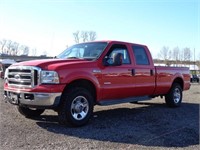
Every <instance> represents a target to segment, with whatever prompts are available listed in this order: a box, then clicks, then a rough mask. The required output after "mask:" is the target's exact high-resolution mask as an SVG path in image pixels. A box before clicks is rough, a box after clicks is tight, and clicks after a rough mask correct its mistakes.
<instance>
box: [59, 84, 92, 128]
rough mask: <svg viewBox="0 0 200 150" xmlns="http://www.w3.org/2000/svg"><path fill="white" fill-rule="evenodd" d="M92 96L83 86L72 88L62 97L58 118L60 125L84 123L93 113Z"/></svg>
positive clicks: (77, 125)
mask: <svg viewBox="0 0 200 150" xmlns="http://www.w3.org/2000/svg"><path fill="white" fill-rule="evenodd" d="M93 102H94V99H93V96H92V95H91V93H90V92H89V91H88V90H87V89H84V88H80V87H75V88H72V89H70V90H68V91H66V93H64V95H63V97H62V103H61V105H60V108H59V111H58V120H59V123H60V124H62V125H68V124H69V125H71V126H74V127H79V126H83V125H85V124H86V123H87V122H88V121H89V119H90V117H91V115H92V113H93V107H94V106H93V105H94V104H93Z"/></svg>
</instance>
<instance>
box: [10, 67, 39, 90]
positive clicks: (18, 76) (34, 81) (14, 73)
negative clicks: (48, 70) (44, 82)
mask: <svg viewBox="0 0 200 150" xmlns="http://www.w3.org/2000/svg"><path fill="white" fill-rule="evenodd" d="M40 70H41V69H40V68H38V67H32V66H12V67H9V68H8V70H7V82H8V86H13V87H20V88H33V87H34V86H36V85H38V84H39V76H40Z"/></svg>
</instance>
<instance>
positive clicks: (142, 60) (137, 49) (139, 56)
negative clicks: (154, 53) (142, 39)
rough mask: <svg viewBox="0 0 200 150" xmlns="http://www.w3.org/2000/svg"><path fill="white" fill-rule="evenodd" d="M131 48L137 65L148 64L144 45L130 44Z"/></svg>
mask: <svg viewBox="0 0 200 150" xmlns="http://www.w3.org/2000/svg"><path fill="white" fill-rule="evenodd" d="M132 49H133V53H134V56H135V61H136V64H137V65H149V59H148V56H147V54H146V51H145V49H144V47H142V46H132Z"/></svg>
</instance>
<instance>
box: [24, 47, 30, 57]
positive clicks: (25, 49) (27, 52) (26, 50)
mask: <svg viewBox="0 0 200 150" xmlns="http://www.w3.org/2000/svg"><path fill="white" fill-rule="evenodd" d="M23 54H24V55H28V54H29V47H28V46H25V47H24V52H23Z"/></svg>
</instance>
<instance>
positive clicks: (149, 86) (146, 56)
mask: <svg viewBox="0 0 200 150" xmlns="http://www.w3.org/2000/svg"><path fill="white" fill-rule="evenodd" d="M132 51H133V56H134V60H135V65H134V68H133V72H134V75H133V84H134V85H135V88H134V95H135V96H145V95H146V96H148V95H151V94H153V92H154V89H155V67H154V64H153V61H152V58H151V54H150V53H149V50H148V49H147V47H145V46H140V45H132Z"/></svg>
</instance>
